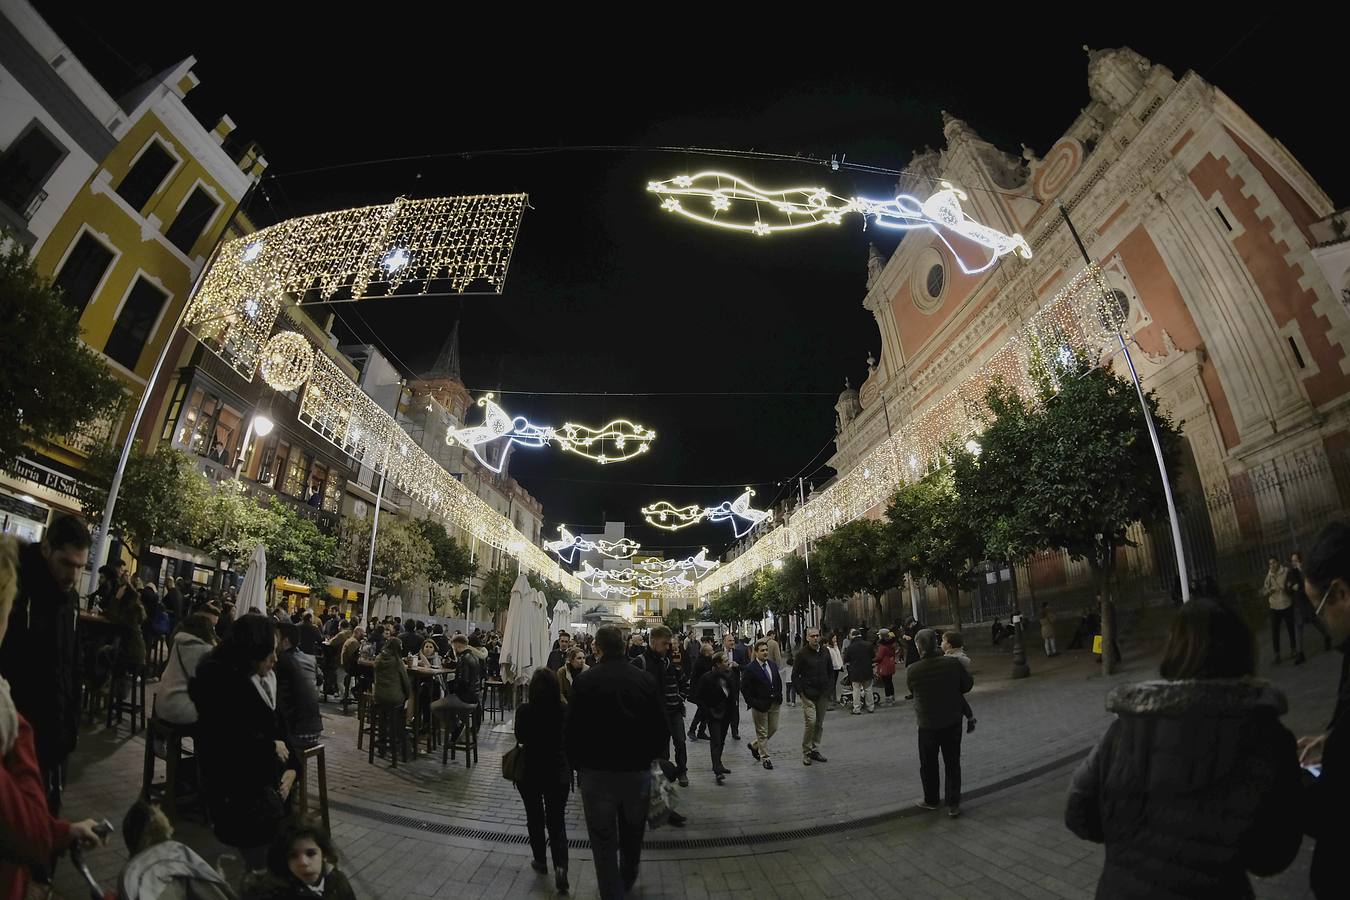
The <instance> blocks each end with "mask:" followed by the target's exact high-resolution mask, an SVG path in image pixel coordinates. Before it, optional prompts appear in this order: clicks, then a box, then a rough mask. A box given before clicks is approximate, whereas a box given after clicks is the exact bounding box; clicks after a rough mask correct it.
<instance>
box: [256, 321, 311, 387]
mask: <svg viewBox="0 0 1350 900" xmlns="http://www.w3.org/2000/svg"><path fill="white" fill-rule="evenodd" d="M260 368H261V371H262V377H263V381H266V382H267V383H268V384H269V385H271V386H272V387H273V388H274V389H275V390H278V391H282V392H286V391H293V390H295V389H296V388H298V387H300V385H302V384H304V383H305V381H306V379H308V378H309V373H310V372H312V371H313V370H314V349H313V348H312V347H310V345H309V341H308V340H307V339H306V338H305V336H304V335H302V334H299V333H298V332H294V331H281V332H278V333H277V334H274V335H272V337H271V338H270V339H269V340H268V341H267V346H265V347H263V352H262V363H261V366H260Z"/></svg>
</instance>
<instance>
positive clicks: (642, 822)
mask: <svg viewBox="0 0 1350 900" xmlns="http://www.w3.org/2000/svg"><path fill="white" fill-rule="evenodd" d="M651 779H652V776H651V772H650V771H648V770H646V769H643V770H641V771H638V772H601V771H598V770H596V769H582V770H580V771H578V772H577V781H578V783H579V785H580V787H581V806H582V809H583V810H585V813H586V834H587V836H588V837H589V838H590V841H591V856H592V857H593V858H594V861H595V884H596V887H597V889H598V890H599V891H600V897H601V900H623V897H624V889H623V882H624V879H625V878H628V879H630V880H631V879H636V878H637V871H638V863H640V862H641V858H642V835H643V833H644V832H645V831H646V830H647V803H648V801H649V800H650V798H651V789H652V780H651Z"/></svg>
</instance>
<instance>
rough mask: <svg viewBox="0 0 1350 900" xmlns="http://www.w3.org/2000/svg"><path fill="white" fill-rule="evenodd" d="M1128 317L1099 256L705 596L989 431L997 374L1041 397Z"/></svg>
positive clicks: (1098, 351)
mask: <svg viewBox="0 0 1350 900" xmlns="http://www.w3.org/2000/svg"><path fill="white" fill-rule="evenodd" d="M1122 325H1123V322H1122V320H1121V311H1120V308H1119V305H1118V304H1117V303H1115V302H1114V301H1113V299H1112V298H1111V289H1110V287H1109V286H1108V285H1107V284H1106V282H1105V280H1104V279H1103V277H1102V273H1101V269H1100V268H1099V267H1098V265H1097V264H1096V263H1091V264H1089V265H1087V266H1085V267H1084V268H1083V269H1081V270H1080V271H1079V272H1078V273H1077V274H1075V275H1074V276H1073V278H1071V279H1070V280H1069V282H1068V283H1067V284H1066V285H1065V286H1064V287H1063V288H1061V289H1060V290H1059V291H1058V292H1057V293H1056V294H1055V295H1054V296H1052V297H1051V298H1050V299H1049V300H1048V301H1047V302H1046V303H1044V304H1043V305H1042V306H1041V307H1040V308H1039V309H1038V310H1036V312H1035V313H1033V314H1032V315H1031V316H1030V317H1029V318H1028V319H1027V320H1026V321H1025V322H1024V323H1023V324H1022V326H1021V327H1020V328H1018V329H1017V331H1016V332H1014V333H1013V334H1010V335H1009V336H1008V338H1007V339H1006V340H1005V341H1004V342H1003V343H1002V344H1001V345H1000V346H999V347H998V349H997V350H996V351H995V352H994V353H993V355H992V356H990V357H989V358H988V359H987V360H986V361H985V362H984V363H983V364H981V365H979V366H978V367H977V368H976V369H975V370H974V371H973V372H971V373H970V375H969V376H967V377H966V378H965V379H964V380H963V381H962V382H961V383H959V384H958V385H957V386H956V387H955V388H953V389H952V390H951V391H950V392H948V393H947V394H945V395H943V396H942V397H939V398H938V399H937V400H936V401H934V402H933V403H931V404H930V405H928V406H927V407H926V408H924V409H923V410H922V411H920V412H919V413H918V414H917V415H916V416H914V417H913V419H911V420H910V422H909V423H908V424H907V425H905V426H904V428H903V429H902V430H901V431H899V432H897V433H896V434H895V435H893V436H891V437H889V438H887V439H885V440H883V441H881V443H880V444H878V445H877V446H876V447H874V448H873V449H872V450H871V451H870V452H869V453H868V454H867V455H866V456H864V457H863V458H862V459H861V460H859V461H858V463H857V465H855V466H854V467H853V468H852V469H851V470H849V471H848V472H846V473H842V474H841V475H840V476H839V477H838V478H836V479H835V480H834V481H833V482H832V483H831V484H830V486H829V487H827V488H825V489H824V490H822V491H820V492H819V493H817V494H816V495H815V496H814V497H813V498H811V499H810V500H808V501H807V502H806V503H805V504H804V505H803V506H801V507H799V508H798V509H797V510H796V511H794V512H793V513H792V515H791V516H789V518H788V521H787V522H786V523H785V524H784V525H781V526H779V527H777V528H774V529H773V530H771V531H769V532H768V533H767V534H765V535H763V536H762V537H761V538H759V539H758V540H757V541H755V543H754V544H753V545H752V546H751V547H750V548H749V549H747V550H746V551H745V552H744V553H742V554H740V555H739V556H737V557H736V558H735V559H733V560H731V561H730V562H727V563H725V564H724V565H723V566H722V567H721V568H720V569H718V570H717V571H716V572H712V573H710V574H709V575H708V577H706V578H704V579H702V580H701V581H700V582H699V583H698V594H699V596H700V597H702V598H708V597H711V596H712V595H713V594H716V593H717V592H719V591H721V590H723V589H725V588H727V587H729V586H731V585H734V584H737V583H739V582H740V581H741V580H742V579H744V578H748V577H750V576H752V575H754V573H755V572H757V571H758V570H760V569H762V568H764V567H765V566H768V565H770V564H772V563H773V562H774V561H775V560H779V559H782V557H784V556H786V555H787V554H789V553H792V552H794V551H795V550H796V549H797V548H798V547H800V546H801V545H802V544H804V543H805V542H807V541H813V540H817V539H818V538H820V537H822V536H824V535H826V534H828V533H829V532H831V531H833V530H834V529H836V528H838V527H839V526H841V525H843V524H845V523H846V522H851V521H853V520H854V519H858V518H861V517H862V516H863V515H865V514H866V513H867V512H868V511H869V510H871V509H873V508H875V507H876V506H878V505H879V504H882V503H885V502H886V501H887V500H888V499H889V498H890V496H891V495H892V494H893V493H895V491H896V489H897V488H899V487H900V486H901V485H903V484H907V483H909V482H911V481H915V480H918V479H920V478H922V477H924V476H925V475H926V474H927V473H928V472H929V471H930V470H931V468H932V467H934V466H938V465H941V464H943V462H944V461H945V452H946V448H947V447H948V446H950V444H951V443H952V441H953V440H956V441H957V442H958V443H960V442H962V441H965V440H967V439H969V438H970V437H971V436H973V435H976V434H978V432H979V431H980V429H981V427H982V421H983V417H984V415H985V414H986V413H987V409H986V407H985V403H984V397H985V393H986V392H987V390H988V389H989V387H990V386H991V385H992V384H993V382H994V380H995V379H1000V380H1001V381H1002V382H1003V383H1004V384H1007V385H1010V386H1011V387H1013V388H1014V389H1016V390H1017V391H1019V392H1020V393H1022V395H1023V396H1024V397H1027V398H1028V399H1034V398H1035V397H1036V396H1037V393H1036V386H1035V378H1036V376H1037V375H1039V374H1041V373H1044V374H1045V375H1046V376H1047V377H1048V378H1049V379H1050V380H1051V383H1052V384H1056V383H1058V379H1059V378H1060V373H1061V372H1063V371H1064V370H1065V369H1067V368H1068V366H1069V365H1070V364H1071V363H1072V360H1073V357H1074V355H1075V354H1079V353H1081V354H1085V355H1086V356H1087V357H1088V358H1089V359H1094V360H1100V359H1102V358H1103V357H1104V356H1106V355H1108V354H1109V353H1110V352H1111V347H1112V346H1113V345H1114V344H1115V343H1116V330H1117V329H1118V328H1120V327H1121V326H1122Z"/></svg>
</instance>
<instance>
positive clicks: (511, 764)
mask: <svg viewBox="0 0 1350 900" xmlns="http://www.w3.org/2000/svg"><path fill="white" fill-rule="evenodd" d="M502 777H503V778H505V779H506V780H507V781H509V782H511V783H513V784H520V783H521V782H522V781H524V780H525V745H524V744H516V745H515V746H514V747H512V748H511V749H510V750H507V751H506V752H505V753H503V754H502Z"/></svg>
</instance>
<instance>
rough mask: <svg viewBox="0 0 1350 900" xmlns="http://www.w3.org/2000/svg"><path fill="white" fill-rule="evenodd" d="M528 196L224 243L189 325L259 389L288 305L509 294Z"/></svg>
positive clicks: (304, 221)
mask: <svg viewBox="0 0 1350 900" xmlns="http://www.w3.org/2000/svg"><path fill="white" fill-rule="evenodd" d="M527 199H528V198H527V197H526V195H525V194H492V195H479V196H472V197H440V198H435V199H430V200H408V199H406V198H399V199H398V200H395V201H394V202H393V203H389V204H386V205H383V206H365V207H359V208H356V209H344V210H339V211H336V212H328V213H320V214H319V215H315V216H305V217H302V218H298V219H289V220H287V221H285V222H280V223H278V224H276V225H273V226H271V227H269V228H264V229H261V230H259V231H255V232H253V233H251V234H248V235H245V236H243V237H239V238H235V239H233V240H229V241H225V242H224V243H223V244H221V247H220V252H219V253H218V254H217V255H216V256H215V258H214V260H213V262H212V264H211V267H210V268H209V269H208V270H207V272H206V274H205V277H204V279H203V281H202V286H201V289H200V290H198V291H197V293H196V295H195V296H194V297H193V298H192V303H191V305H190V306H189V307H188V310H187V312H186V313H185V315H184V319H183V325H184V327H186V328H187V329H188V331H190V332H192V334H194V335H195V336H196V337H197V338H198V339H199V340H201V341H202V342H203V343H204V344H205V345H206V346H207V347H208V348H210V349H211V350H212V351H213V352H215V353H217V354H219V355H220V357H221V358H222V359H224V360H225V362H227V363H228V364H229V365H230V366H231V367H233V368H234V370H235V371H236V372H238V373H239V375H240V376H241V377H242V378H244V379H245V380H246V381H248V380H252V378H253V373H254V370H255V369H256V368H257V366H258V362H259V357H260V355H261V354H262V352H263V346H264V345H265V344H266V343H267V340H268V338H269V337H271V336H272V331H273V328H274V325H275V323H276V319H277V315H278V313H279V312H280V311H281V308H282V306H284V305H287V304H289V303H291V302H293V301H294V300H297V299H299V300H304V301H305V302H322V301H326V300H332V299H340V300H361V299H365V298H370V297H390V296H394V295H399V296H403V295H409V294H443V293H461V294H462V293H469V292H471V291H472V290H473V289H474V288H476V287H478V286H482V287H483V290H481V291H478V292H480V293H493V294H500V293H501V292H502V288H503V285H504V283H505V280H506V272H507V268H508V267H509V265H510V262H511V252H512V250H513V248H514V246H515V241H516V234H517V232H518V231H519V229H520V220H521V217H522V215H523V214H524V210H525V204H526V201H527Z"/></svg>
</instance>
